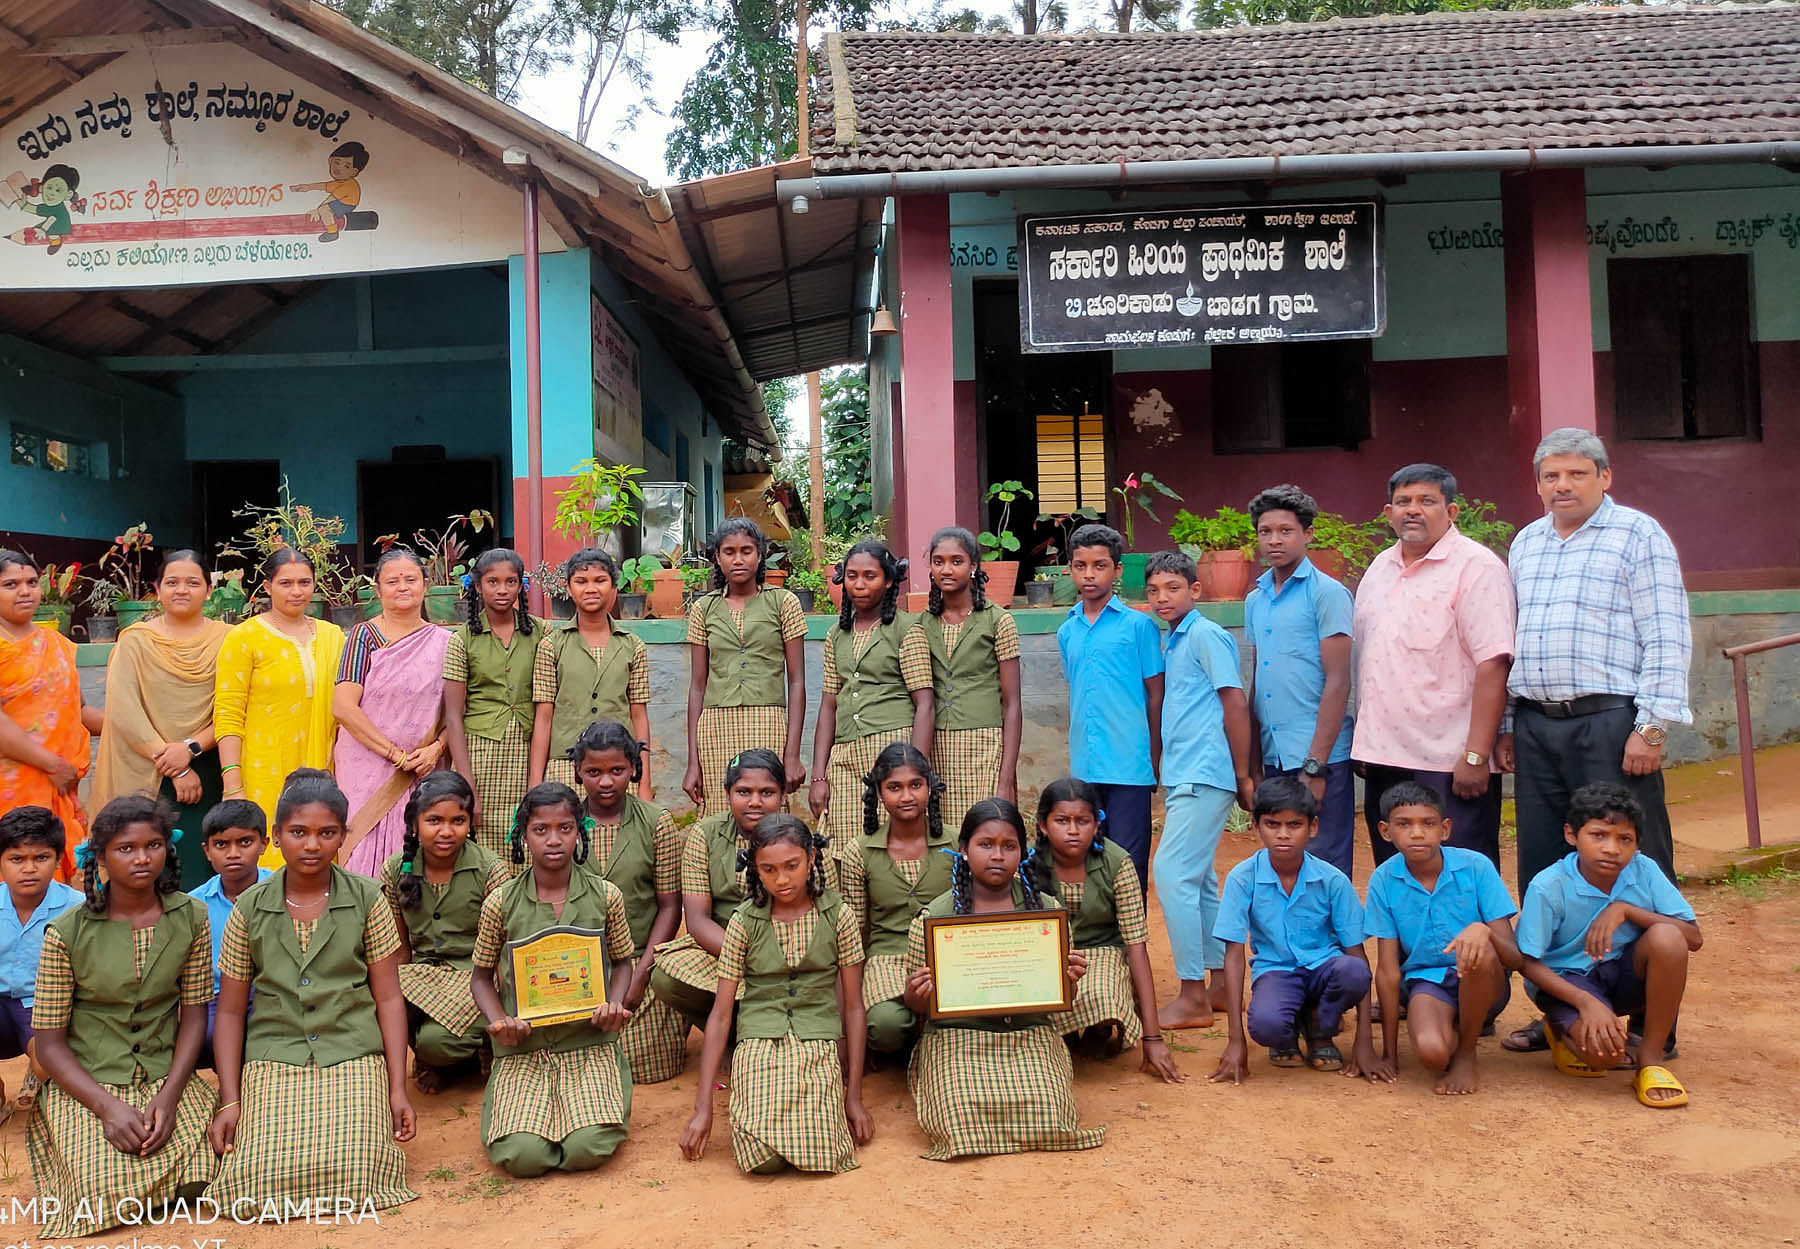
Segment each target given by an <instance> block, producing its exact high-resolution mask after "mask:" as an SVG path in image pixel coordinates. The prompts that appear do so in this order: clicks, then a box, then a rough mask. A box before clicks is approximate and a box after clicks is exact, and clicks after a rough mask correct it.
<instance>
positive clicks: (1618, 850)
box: [1519, 781, 1701, 1110]
mask: <svg viewBox="0 0 1800 1249" xmlns="http://www.w3.org/2000/svg"><path fill="white" fill-rule="evenodd" d="M1643 819H1644V809H1643V807H1641V806H1640V805H1638V801H1637V799H1636V798H1633V797H1632V796H1631V793H1630V791H1629V790H1627V789H1626V788H1625V787H1624V786H1622V785H1617V784H1613V783H1611V782H1606V781H1599V782H1595V783H1594V784H1591V785H1583V786H1582V787H1581V788H1580V789H1578V790H1576V791H1575V793H1574V794H1573V796H1571V797H1570V799H1569V813H1568V815H1567V816H1566V817H1564V820H1563V839H1564V840H1565V841H1567V842H1568V843H1569V844H1570V845H1571V846H1573V847H1575V849H1574V851H1573V853H1570V854H1567V855H1564V856H1563V858H1562V859H1561V860H1559V861H1558V862H1556V863H1554V864H1552V865H1551V866H1549V867H1547V868H1545V869H1544V870H1543V871H1541V872H1539V873H1538V874H1537V875H1536V876H1535V877H1534V878H1533V879H1532V882H1531V884H1530V886H1529V887H1528V888H1527V889H1526V890H1525V903H1524V905H1523V906H1522V907H1521V908H1520V910H1519V952H1520V954H1522V955H1524V960H1525V961H1524V968H1523V970H1524V973H1525V979H1526V981H1527V982H1529V985H1530V988H1529V989H1528V990H1527V992H1529V993H1530V994H1531V998H1532V1000H1533V1001H1534V1002H1536V1003H1537V1005H1538V1007H1539V1009H1541V1010H1542V1011H1543V1012H1544V1023H1545V1027H1546V1030H1547V1031H1548V1033H1549V1036H1550V1056H1551V1058H1552V1059H1553V1060H1554V1061H1555V1063H1556V1067H1557V1070H1559V1071H1561V1072H1563V1073H1564V1074H1565V1075H1571V1076H1584V1077H1589V1078H1594V1079H1598V1078H1600V1077H1603V1076H1604V1075H1605V1074H1606V1073H1607V1072H1608V1071H1609V1070H1611V1069H1612V1068H1613V1067H1615V1066H1619V1065H1621V1063H1623V1062H1624V1061H1625V1060H1626V1059H1627V1057H1628V1055H1627V1054H1626V1048H1627V1032H1626V1026H1625V1023H1624V1020H1623V1019H1621V1018H1620V1017H1621V1016H1624V1015H1635V1014H1637V1013H1639V1012H1642V1014H1643V1018H1644V1032H1643V1036H1642V1038H1641V1039H1640V1041H1639V1042H1638V1047H1637V1055H1636V1066H1637V1076H1636V1077H1635V1079H1634V1080H1633V1082H1632V1086H1633V1089H1634V1091H1635V1092H1636V1093H1637V1099H1638V1101H1640V1102H1642V1103H1643V1104H1644V1105H1646V1106H1649V1107H1651V1108H1652V1109H1655V1110H1670V1109H1673V1108H1674V1107H1676V1106H1685V1105H1687V1101H1688V1093H1687V1089H1686V1088H1684V1087H1683V1086H1682V1083H1681V1081H1680V1080H1677V1079H1676V1078H1675V1074H1674V1073H1673V1072H1672V1071H1670V1070H1669V1069H1668V1068H1667V1067H1666V1066H1663V1065H1662V1064H1663V1062H1665V1061H1667V1058H1668V1055H1666V1054H1665V1047H1666V1046H1667V1045H1668V1043H1669V1037H1670V1034H1671V1033H1672V1032H1673V1030H1674V1027H1675V1017H1676V1015H1677V1014H1678V1013H1679V1012H1680V1010H1681V994H1682V990H1683V989H1684V988H1686V986H1687V969H1688V955H1689V954H1691V953H1693V952H1694V951H1695V950H1698V949H1699V948H1700V942H1701V936H1700V926H1699V925H1698V924H1696V923H1695V922H1694V909H1693V908H1692V907H1691V906H1689V905H1688V904H1687V900H1686V899H1685V898H1683V897H1682V896H1681V893H1680V891H1678V890H1677V889H1676V888H1675V886H1674V885H1673V884H1671V883H1670V882H1669V878H1668V877H1667V876H1665V875H1663V872H1662V869H1661V868H1659V867H1657V865H1656V864H1655V863H1653V862H1652V861H1651V860H1650V859H1648V858H1646V857H1644V856H1643V855H1640V854H1639V853H1638V845H1637V835H1638V827H1639V825H1640V824H1641V823H1642V822H1643Z"/></svg>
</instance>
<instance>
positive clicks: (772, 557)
mask: <svg viewBox="0 0 1800 1249" xmlns="http://www.w3.org/2000/svg"><path fill="white" fill-rule="evenodd" d="M796 571H798V570H797V569H794V568H789V567H788V566H787V552H786V551H785V550H783V549H782V548H781V547H778V546H771V547H770V548H769V556H768V558H767V559H765V560H764V561H763V584H764V585H786V584H787V583H788V578H789V577H791V576H792V575H793V574H794V573H795V572H796Z"/></svg>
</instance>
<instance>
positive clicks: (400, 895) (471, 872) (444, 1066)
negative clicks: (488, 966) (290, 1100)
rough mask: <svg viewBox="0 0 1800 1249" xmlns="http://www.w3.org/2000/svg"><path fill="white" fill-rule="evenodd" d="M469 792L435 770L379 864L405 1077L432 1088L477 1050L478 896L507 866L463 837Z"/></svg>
mask: <svg viewBox="0 0 1800 1249" xmlns="http://www.w3.org/2000/svg"><path fill="white" fill-rule="evenodd" d="M474 807H475V794H474V791H473V790H471V789H470V788H469V782H468V781H466V780H464V779H463V778H462V776H461V774H460V773H456V772H450V771H438V772H433V773H431V774H429V775H428V776H426V778H425V779H424V780H422V781H420V782H419V787H418V788H417V789H416V790H414V791H413V795H412V797H411V798H409V799H407V801H406V840H405V842H404V843H403V844H402V846H401V849H400V852H399V853H398V854H394V855H390V856H389V857H388V860H387V862H385V863H383V864H382V865H381V892H382V895H383V896H384V897H386V898H387V903H388V906H390V907H392V908H393V912H394V923H395V925H396V926H397V927H398V928H399V930H400V947H401V950H402V955H401V963H400V973H399V974H400V992H401V993H402V994H404V995H405V997H406V1017H407V1031H408V1033H409V1035H410V1037H411V1039H412V1050H413V1080H414V1082H415V1083H417V1084H418V1086H419V1091H420V1092H422V1093H435V1092H437V1091H438V1090H439V1089H440V1088H442V1087H443V1086H444V1080H445V1077H446V1075H447V1074H448V1073H449V1072H450V1071H451V1069H453V1068H456V1067H466V1066H468V1065H469V1064H471V1063H475V1062H477V1061H479V1060H480V1058H481V1057H482V1052H483V1051H484V1050H485V1049H486V1048H487V1033H486V1032H485V1031H484V1030H483V1029H482V1026H481V1012H480V1011H479V1010H477V1009H476V1008H475V998H474V996H473V995H472V993H471V992H470V989H469V966H470V964H469V959H470V956H471V955H472V954H473V953H474V951H475V930H476V928H477V926H478V925H479V923H480V920H481V904H482V903H483V902H485V901H486V900H487V898H488V895H489V894H492V893H497V892H498V891H499V890H500V888H501V886H503V885H504V884H506V882H507V881H509V880H511V879H512V869H511V868H509V867H508V866H507V865H506V864H504V863H502V862H500V860H498V859H496V858H495V857H494V856H493V855H491V854H489V853H488V852H487V851H486V850H484V849H483V848H482V847H481V846H479V845H477V844H476V843H475V842H474V841H473V840H471V839H470V837H469V822H470V818H471V815H472V813H473V811H474Z"/></svg>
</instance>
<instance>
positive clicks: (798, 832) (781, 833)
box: [737, 811, 826, 906]
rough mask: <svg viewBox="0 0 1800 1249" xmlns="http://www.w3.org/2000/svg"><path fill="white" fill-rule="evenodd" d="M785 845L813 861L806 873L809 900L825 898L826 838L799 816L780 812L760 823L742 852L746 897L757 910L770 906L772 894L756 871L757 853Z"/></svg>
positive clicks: (742, 870) (739, 868)
mask: <svg viewBox="0 0 1800 1249" xmlns="http://www.w3.org/2000/svg"><path fill="white" fill-rule="evenodd" d="M783 843H785V844H787V845H791V846H798V847H799V848H800V849H802V850H804V851H805V852H806V854H807V857H808V859H809V860H810V863H809V865H808V867H807V872H806V894H807V896H808V897H810V898H818V897H822V896H824V893H825V844H826V843H825V838H824V837H822V836H820V835H819V834H818V833H815V832H814V831H813V830H812V829H810V828H808V827H807V826H806V823H805V822H804V821H803V820H801V819H800V817H799V816H796V815H789V814H788V813H787V812H786V811H777V812H776V813H775V814H774V815H765V816H763V817H762V819H760V820H758V821H757V822H756V827H755V828H753V829H751V830H750V837H749V840H748V842H747V843H746V844H745V845H744V848H743V849H741V850H739V851H738V857H737V866H738V871H740V872H742V873H743V874H744V895H745V896H746V897H747V898H749V899H750V903H751V905H753V906H767V905H769V891H768V890H767V889H765V888H764V887H763V883H762V877H761V876H760V875H758V873H757V871H756V853H757V851H759V850H764V849H767V848H768V847H770V846H779V845H782V844H783Z"/></svg>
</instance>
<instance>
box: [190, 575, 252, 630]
mask: <svg viewBox="0 0 1800 1249" xmlns="http://www.w3.org/2000/svg"><path fill="white" fill-rule="evenodd" d="M249 607H250V599H249V596H248V595H246V594H245V593H244V570H243V569H241V568H231V569H223V570H221V569H215V570H214V571H213V575H212V589H211V590H209V591H208V592H207V595H206V602H205V603H203V604H201V607H200V610H201V613H202V614H203V615H205V616H207V617H208V618H209V619H212V620H223V621H224V622H225V623H226V624H236V623H237V622H238V621H240V620H242V619H243V618H244V614H245V612H247V611H248V610H249Z"/></svg>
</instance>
